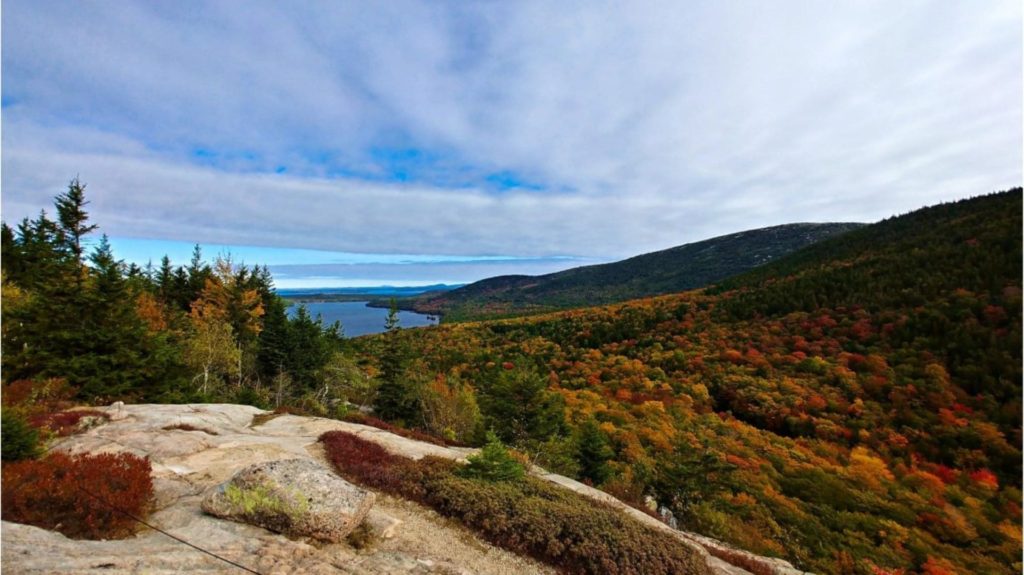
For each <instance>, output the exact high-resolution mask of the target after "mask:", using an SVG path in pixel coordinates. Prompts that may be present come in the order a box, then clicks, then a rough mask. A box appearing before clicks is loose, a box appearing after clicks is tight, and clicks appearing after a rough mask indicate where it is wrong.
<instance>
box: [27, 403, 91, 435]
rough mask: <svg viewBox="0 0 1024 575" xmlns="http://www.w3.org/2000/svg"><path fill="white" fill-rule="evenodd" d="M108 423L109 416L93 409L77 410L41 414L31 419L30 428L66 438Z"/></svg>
mask: <svg viewBox="0 0 1024 575" xmlns="http://www.w3.org/2000/svg"><path fill="white" fill-rule="evenodd" d="M107 421H110V416H109V415H107V414H106V413H103V412H102V411H97V410H95V409H77V410H74V411H58V412H57V413H43V414H40V415H37V416H35V417H32V418H31V419H30V420H29V423H30V424H31V425H32V427H35V428H38V429H43V428H46V429H48V430H49V431H51V432H52V433H54V434H55V435H57V436H58V437H67V436H68V435H72V434H74V433H76V432H79V431H82V430H84V429H88V428H89V427H92V426H95V425H98V424H100V423H106V422H107Z"/></svg>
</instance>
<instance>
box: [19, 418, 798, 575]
mask: <svg viewBox="0 0 1024 575" xmlns="http://www.w3.org/2000/svg"><path fill="white" fill-rule="evenodd" d="M104 409H105V410H106V411H108V412H109V413H110V414H112V415H115V416H116V417H115V418H113V419H114V420H112V421H111V422H109V423H107V424H105V425H101V426H99V427H95V428H93V429H90V430H88V431H86V432H85V433H83V434H80V435H76V436H72V437H69V438H66V439H63V440H61V441H60V443H58V444H57V446H56V447H55V449H58V450H63V451H67V452H70V453H82V452H89V453H100V452H123V451H127V452H130V453H134V454H136V455H140V456H146V457H149V458H150V461H151V463H152V466H153V478H154V487H155V504H154V510H153V513H152V514H151V515H150V517H149V519H148V522H149V523H150V524H152V525H153V526H155V527H158V528H159V529H160V530H162V531H165V532H167V533H170V534H172V535H174V536H175V537H178V538H180V539H182V540H185V541H187V542H190V543H192V544H194V545H196V546H198V547H201V548H202V549H204V550H207V551H210V552H212V553H214V554H216V555H218V556H220V557H222V558H224V559H227V560H229V561H232V562H235V563H237V564H239V565H243V566H245V567H246V568H247V569H250V570H252V571H255V572H258V573H268V574H269V573H351V574H369V573H394V574H405V573H410V574H420V573H423V574H430V573H443V574H460V575H469V574H481V575H484V574H495V575H506V574H508V575H512V574H530V573H553V572H554V570H553V569H551V568H550V567H548V566H545V565H542V564H540V563H537V562H536V561H533V560H530V559H527V558H524V557H520V556H517V555H514V554H512V553H509V552H507V551H504V550H502V549H498V548H495V547H493V546H491V545H489V544H488V543H486V542H485V541H483V540H482V539H480V538H478V537H476V536H475V535H474V534H472V533H471V532H469V531H468V530H467V529H465V528H463V527H462V526H461V525H459V524H457V523H455V522H452V521H450V520H448V519H446V518H443V517H440V516H439V515H437V514H436V513H434V512H433V511H431V510H429V509H426V508H423V507H421V506H419V505H416V504H413V503H410V502H408V501H403V500H397V499H394V498H391V497H387V496H383V495H378V496H377V497H376V501H375V502H374V498H373V494H372V493H367V494H366V497H364V498H362V499H360V498H359V497H355V496H354V495H355V492H346V493H348V494H350V495H353V497H351V498H348V497H343V498H341V499H335V500H333V503H331V501H332V500H331V498H330V494H329V491H333V490H334V489H335V488H336V486H335V487H331V488H327V487H323V490H322V491H320V489H321V488H320V487H317V486H316V485H315V484H316V483H317V482H318V481H324V482H328V481H334V480H337V481H342V480H341V479H340V478H338V477H337V476H336V475H334V474H333V471H332V470H331V466H330V464H329V463H328V462H327V461H326V459H325V458H324V456H323V452H322V449H321V447H320V445H319V443H317V438H318V437H319V436H320V434H322V433H324V432H327V431H333V430H341V431H347V432H350V433H354V434H357V435H359V436H361V437H363V438H364V439H367V440H370V441H373V442H375V443H378V444H379V445H381V446H383V447H385V448H386V449H388V450H389V451H391V452H393V453H396V454H400V455H403V456H406V457H411V458H414V459H419V458H421V457H424V456H425V455H434V456H437V457H445V458H449V459H464V458H465V457H466V456H467V455H469V454H470V453H472V452H473V450H471V449H462V448H445V447H439V446H436V445H431V444H427V443H422V442H418V441H414V440H410V439H406V438H402V437H399V436H396V435H394V434H391V433H388V432H386V431H382V430H380V429H376V428H372V427H367V426H364V425H358V424H354V423H347V422H341V421H336V420H330V419H322V418H315V417H299V416H293V415H281V416H274V415H272V414H267V413H266V412H263V411H261V410H259V409H257V408H254V407H249V406H242V405H224V404H209V405H207V404H204V405H120V406H111V407H109V408H104ZM260 464H267V465H260ZM252 469H263V470H267V469H269V470H272V471H273V472H272V473H269V474H268V473H265V472H261V473H259V474H253V473H250V471H251V470H252ZM242 470H247V473H243V474H241V477H243V478H245V477H248V478H249V480H248V481H247V482H246V481H242V482H240V483H227V482H229V481H230V480H231V479H232V478H233V477H235V476H236V474H239V472H240V471H242ZM279 472H280V473H279ZM320 473H326V474H327V475H328V476H329V477H330V479H326V476H323V475H320ZM537 473H538V475H539V476H541V477H544V478H546V479H548V480H550V481H554V482H556V483H559V484H560V485H562V486H564V487H566V488H569V489H572V490H574V491H577V492H579V493H582V494H584V495H587V496H589V497H592V498H594V499H598V500H602V501H606V502H608V503H609V504H611V505H614V506H616V507H619V508H620V509H622V510H623V512H625V513H628V514H630V515H632V516H634V517H636V518H637V520H639V521H643V522H644V523H647V524H649V525H651V526H652V527H655V528H657V529H664V530H668V531H671V532H672V533H673V534H675V536H676V537H677V538H678V539H679V541H680V544H681V545H688V546H690V547H692V548H694V549H696V550H698V552H699V553H700V554H701V555H702V556H704V557H705V559H706V565H707V567H708V571H707V573H713V574H716V575H745V574H749V573H752V572H753V573H757V574H758V575H762V574H763V575H798V574H799V573H800V571H798V570H796V569H794V568H793V567H792V566H791V565H789V564H788V563H786V562H784V561H781V560H776V559H766V558H763V557H758V556H756V555H752V554H748V553H745V552H743V551H740V550H736V549H732V548H729V547H728V546H726V545H724V544H721V543H719V542H716V541H713V540H710V539H706V538H701V537H700V536H697V535H693V534H687V533H685V532H678V531H674V530H671V528H669V527H668V526H666V525H664V524H663V523H661V522H659V521H657V520H656V519H654V518H652V517H650V516H648V515H645V514H644V513H641V512H640V511H637V510H635V509H632V508H630V507H627V506H625V505H623V504H622V503H620V502H618V501H617V500H615V499H614V498H612V497H611V496H609V495H607V494H604V493H602V492H600V491H597V490H594V489H592V488H589V487H587V486H585V485H583V484H581V483H578V482H576V481H573V480H571V479H568V478H565V477H561V476H557V475H552V474H546V473H543V471H542V470H539V471H538V472H537ZM275 475H276V476H278V477H280V476H281V475H289V476H290V478H289V479H287V480H285V481H284V482H283V483H282V485H287V486H289V487H287V488H286V489H287V490H293V491H288V493H290V494H291V495H295V493H296V492H302V493H304V494H305V496H306V499H307V503H306V509H305V511H307V512H308V511H310V510H313V509H320V507H321V505H340V503H339V502H340V501H343V500H344V501H347V503H345V504H344V505H342V506H343V507H345V506H347V507H349V508H350V509H349V512H348V513H349V517H348V519H345V520H342V521H340V522H339V524H338V525H335V526H334V527H330V528H326V529H324V530H323V532H321V531H318V528H310V526H311V525H313V526H316V525H318V524H319V523H318V521H317V520H312V519H310V518H307V519H306V520H303V521H296V522H294V523H295V525H298V524H303V525H305V528H306V530H305V531H303V529H294V528H293V527H295V525H292V524H289V525H288V526H281V525H267V526H268V527H271V529H274V530H275V531H283V532H286V533H291V536H286V535H283V534H280V533H276V532H272V531H268V530H267V529H264V528H262V527H258V526H256V525H251V524H248V523H242V522H237V521H227V520H224V519H221V518H218V517H215V516H213V515H211V514H209V513H206V512H204V511H203V501H204V500H208V501H211V503H208V504H207V505H206V507H207V508H208V509H210V510H211V511H213V510H214V508H219V507H218V505H219V504H214V503H212V502H213V501H215V500H216V498H217V497H218V496H217V495H216V494H217V493H218V492H220V493H225V492H226V490H227V485H232V484H237V485H238V486H239V488H240V489H241V488H250V487H251V486H253V485H262V486H264V487H263V489H265V491H264V492H262V494H264V495H265V494H266V493H278V492H274V491H272V490H267V488H266V485H268V483H265V481H269V480H268V477H270V476H275ZM254 477H258V478H259V479H257V480H253V478H254ZM317 477H320V479H316V478H317ZM307 480H308V481H307ZM275 481H277V480H276V479H275ZM246 486H248V487H246ZM352 488H353V489H358V490H359V491H362V490H361V489H359V488H356V487H354V486H352ZM342 489H344V488H342ZM278 495H280V493H278ZM274 497H278V496H274ZM311 497H312V498H313V499H314V501H309V499H310V498H311ZM278 499H280V497H278ZM237 501H239V499H238V496H237V495H236V502H237ZM367 502H369V504H367ZM314 503H315V505H314ZM292 504H293V505H295V506H296V507H297V508H302V507H303V506H302V505H301V504H298V502H297V500H292ZM371 505H372V507H371ZM282 508H284V509H288V510H290V511H291V512H294V511H295V510H296V509H294V508H289V507H288V506H287V505H285V506H283V507H282ZM300 510H301V509H300ZM310 517H313V516H310ZM359 522H362V524H363V525H364V526H365V527H366V529H367V530H368V531H369V532H370V533H371V534H372V535H373V539H375V540H376V542H375V543H374V544H372V545H370V546H369V547H366V548H363V549H355V548H354V547H352V546H351V545H350V544H348V543H346V542H337V539H338V537H337V535H338V534H339V533H341V532H342V531H345V530H346V529H348V528H349V527H355V526H356V525H357V524H358V523H359ZM326 532H330V533H331V535H330V536H327V537H321V535H324V534H325V533H326ZM323 539H328V541H324V540H323ZM0 542H2V559H0V566H2V568H3V572H4V573H11V574H21V573H25V574H28V573H33V574H34V573H96V572H102V573H153V574H163V573H167V574H169V573H181V572H195V573H222V572H223V573H242V572H245V571H243V570H242V569H240V568H239V567H237V566H234V565H231V564H229V563H227V562H225V561H223V560H221V559H217V558H215V557H213V556H211V555H208V554H206V553H204V552H202V551H199V550H196V549H194V548H192V547H189V546H188V545H186V544H184V543H181V542H179V541H176V540H175V539H172V538H170V537H168V536H167V535H165V534H163V533H160V532H158V531H155V530H152V529H144V530H142V531H141V532H140V533H139V534H138V535H136V536H135V537H133V538H131V539H127V540H120V541H76V540H71V539H68V538H66V537H64V536H63V535H60V534H59V533H54V532H50V531H45V530H43V529H39V528H36V527H31V526H26V525H18V524H14V523H8V522H4V523H3V525H2V541H0ZM709 550H710V552H709ZM716 555H717V556H719V557H724V558H727V559H729V561H731V562H732V563H733V564H729V563H727V562H726V561H724V560H723V559H720V558H719V557H716ZM738 565H742V566H744V567H745V568H741V567H739V566H738Z"/></svg>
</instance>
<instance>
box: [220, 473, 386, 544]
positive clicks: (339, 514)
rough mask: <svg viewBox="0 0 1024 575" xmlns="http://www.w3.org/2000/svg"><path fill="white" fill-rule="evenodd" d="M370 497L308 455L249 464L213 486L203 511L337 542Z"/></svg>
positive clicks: (367, 507)
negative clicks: (306, 456) (306, 457)
mask: <svg viewBox="0 0 1024 575" xmlns="http://www.w3.org/2000/svg"><path fill="white" fill-rule="evenodd" d="M374 498H375V495H374V494H373V493H371V492H369V491H366V490H364V489H360V488H359V487H356V486H355V485H352V484H351V483H349V482H347V481H345V480H344V479H341V478H340V477H338V476H337V475H335V474H334V473H332V472H331V471H329V470H327V469H326V468H325V467H323V466H322V465H320V464H319V463H317V462H315V461H312V460H309V459H286V460H278V461H267V462H263V463H257V464H255V465H250V466H249V467H246V468H244V469H242V470H241V471H239V472H238V473H236V474H235V475H234V476H233V477H232V478H231V479H230V480H228V481H226V482H225V483H222V484H220V485H218V486H217V487H216V488H214V489H213V490H212V491H211V492H210V493H209V494H208V495H207V496H206V498H205V499H204V500H203V504H202V507H203V511H206V512H207V513H209V514H211V515H215V516H217V517H222V518H224V519H230V520H232V521H238V522H241V523H249V524H252V525H258V526H260V527H263V528H265V529H269V530H271V531H276V532H278V533H284V534H286V535H293V536H307V537H313V538H315V539H319V540H322V541H329V542H338V541H343V540H344V539H345V537H346V536H347V535H348V534H349V533H351V532H352V530H353V529H355V528H356V527H357V526H358V525H359V524H360V523H361V522H362V521H363V519H364V518H365V517H366V515H367V513H369V511H370V508H371V507H372V506H373V502H374Z"/></svg>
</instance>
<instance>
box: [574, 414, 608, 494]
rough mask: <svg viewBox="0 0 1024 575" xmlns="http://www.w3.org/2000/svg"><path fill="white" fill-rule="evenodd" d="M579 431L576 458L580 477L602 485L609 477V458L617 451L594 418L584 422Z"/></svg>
mask: <svg viewBox="0 0 1024 575" xmlns="http://www.w3.org/2000/svg"><path fill="white" fill-rule="evenodd" d="M577 433H578V436H577V437H578V439H577V444H578V446H579V450H578V452H577V456H576V459H577V461H578V462H579V464H580V472H579V474H580V477H582V478H584V479H589V480H590V481H592V482H593V483H594V485H600V484H601V483H604V481H605V479H608V475H609V474H610V470H609V469H608V460H609V459H612V458H613V457H615V452H614V451H612V449H611V447H609V445H608V437H607V436H606V435H605V433H604V431H602V430H601V427H600V426H599V425H598V423H597V420H595V419H594V418H590V419H588V420H586V421H585V422H583V425H581V426H580V427H579V430H578V432H577Z"/></svg>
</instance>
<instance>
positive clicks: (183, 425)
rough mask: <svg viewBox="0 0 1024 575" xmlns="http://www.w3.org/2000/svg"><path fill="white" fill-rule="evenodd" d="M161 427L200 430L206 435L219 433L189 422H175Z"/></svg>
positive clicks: (165, 429)
mask: <svg viewBox="0 0 1024 575" xmlns="http://www.w3.org/2000/svg"><path fill="white" fill-rule="evenodd" d="M162 429H163V430H164V431H174V430H178V431H201V432H203V433H205V434H206V435H220V434H219V433H217V432H216V431H214V430H212V429H206V428H203V427H196V426H194V425H192V424H191V423H175V424H174V425H165V426H164V427H163V428H162Z"/></svg>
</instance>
